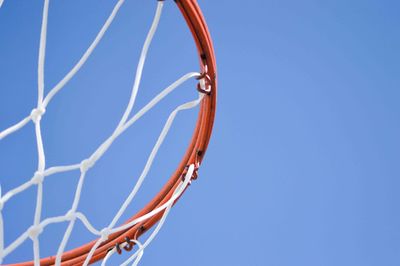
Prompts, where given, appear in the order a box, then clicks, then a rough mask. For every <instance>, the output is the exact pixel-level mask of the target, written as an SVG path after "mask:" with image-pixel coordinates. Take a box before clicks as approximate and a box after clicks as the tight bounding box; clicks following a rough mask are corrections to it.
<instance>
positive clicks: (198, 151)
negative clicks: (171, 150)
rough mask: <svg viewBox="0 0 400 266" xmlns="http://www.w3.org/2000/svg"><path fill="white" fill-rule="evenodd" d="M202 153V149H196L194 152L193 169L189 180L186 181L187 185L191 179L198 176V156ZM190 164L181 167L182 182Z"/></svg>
mask: <svg viewBox="0 0 400 266" xmlns="http://www.w3.org/2000/svg"><path fill="white" fill-rule="evenodd" d="M202 155H203V151H202V150H197V152H196V156H195V159H194V170H193V174H192V177H191V178H190V181H189V183H188V185H190V184H191V183H192V182H191V181H192V180H196V179H197V178H198V177H199V169H200V162H201V160H200V157H201V156H202ZM189 167H190V164H188V165H186V166H185V169H183V172H182V175H181V178H182V182H184V181H185V176H186V174H187V171H188V170H189Z"/></svg>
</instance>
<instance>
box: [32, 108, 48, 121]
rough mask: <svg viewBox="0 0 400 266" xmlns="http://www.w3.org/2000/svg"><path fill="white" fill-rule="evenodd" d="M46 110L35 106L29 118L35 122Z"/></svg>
mask: <svg viewBox="0 0 400 266" xmlns="http://www.w3.org/2000/svg"><path fill="white" fill-rule="evenodd" d="M45 112H46V109H45V108H43V107H41V106H39V107H37V108H34V109H33V110H32V112H31V119H32V121H33V123H37V122H39V121H40V119H42V116H43V114H44V113H45Z"/></svg>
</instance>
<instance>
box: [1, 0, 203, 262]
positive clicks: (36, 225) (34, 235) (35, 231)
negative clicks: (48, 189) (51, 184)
mask: <svg viewBox="0 0 400 266" xmlns="http://www.w3.org/2000/svg"><path fill="white" fill-rule="evenodd" d="M123 2H124V0H120V1H118V2H117V4H116V5H115V7H114V9H113V11H112V13H111V15H110V16H109V17H108V19H107V20H106V22H105V24H104V25H103V27H102V28H101V30H100V32H99V33H98V34H97V36H96V38H95V40H94V41H93V42H92V44H91V45H90V46H89V48H88V49H87V50H86V52H85V53H84V54H83V56H82V57H81V59H80V60H79V62H78V63H77V64H76V65H75V66H74V67H73V68H72V69H71V70H70V71H69V72H68V74H67V75H66V76H65V77H64V78H63V79H62V80H61V81H60V82H59V83H57V85H56V86H55V87H54V88H52V89H51V90H50V92H49V93H48V94H47V96H46V97H44V64H45V50H46V49H45V48H46V35H47V20H48V8H49V0H45V1H44V7H43V17H42V27H41V34H40V46H39V57H38V103H37V107H36V108H35V109H33V110H32V112H31V114H30V115H29V116H27V117H26V118H24V119H23V120H21V121H20V122H18V123H16V124H15V125H13V126H11V127H9V128H7V129H5V130H4V131H2V132H0V140H1V139H3V138H5V137H6V136H8V135H9V134H12V133H13V132H16V131H17V130H19V129H21V128H23V127H24V126H25V125H26V124H27V123H28V122H29V121H30V120H32V121H33V122H34V125H35V135H36V142H37V152H38V166H37V171H36V172H35V174H34V175H33V176H32V178H31V179H30V180H29V181H27V182H25V183H23V184H22V185H20V186H18V187H16V188H14V189H12V190H10V191H8V192H7V193H5V195H4V196H3V194H1V190H0V264H1V263H2V261H3V258H4V257H6V256H7V255H8V254H10V253H11V252H12V251H13V250H14V249H16V248H17V247H18V246H20V245H21V244H22V243H23V242H24V241H26V240H27V239H28V238H31V240H32V242H33V254H34V264H35V266H38V265H39V264H40V251H39V236H40V234H41V233H42V231H43V230H44V229H45V228H46V227H47V226H48V225H50V224H55V223H61V222H68V223H69V224H68V226H67V229H66V231H65V234H64V237H63V240H62V241H61V243H60V245H59V248H58V251H57V256H56V261H55V264H56V265H60V262H61V255H62V253H63V252H64V249H65V247H66V245H67V242H68V239H69V237H70V235H71V232H72V230H73V227H74V225H75V221H76V219H78V220H79V221H81V222H82V224H83V225H84V226H85V227H86V228H87V230H88V231H89V232H91V233H92V234H94V235H96V236H99V237H100V238H99V240H98V241H97V242H96V244H95V245H94V247H93V248H92V250H91V251H90V253H89V255H88V256H87V258H86V260H85V263H84V265H86V264H87V263H88V262H89V261H90V259H91V257H92V255H93V254H94V252H95V250H96V248H97V247H98V246H99V245H100V244H101V243H102V242H104V241H105V240H106V239H107V238H108V236H109V234H111V233H114V232H118V231H121V230H125V229H126V228H128V227H130V226H133V225H135V224H137V223H140V222H142V221H145V220H146V219H149V218H150V217H152V216H154V215H156V214H157V213H159V212H161V211H164V213H163V216H162V218H161V220H160V222H159V223H158V225H157V227H156V228H155V230H154V231H153V233H152V234H151V235H150V237H149V239H148V240H147V241H146V242H145V243H144V244H143V245H141V244H140V242H138V241H137V243H136V244H137V245H138V246H139V249H138V250H137V252H136V253H135V254H134V255H132V256H131V257H130V258H129V259H128V260H127V261H126V263H130V262H131V261H132V260H134V259H135V258H136V259H135V261H134V262H133V265H137V264H138V263H139V261H140V258H141V256H142V255H143V250H144V248H145V247H146V246H147V245H148V244H149V243H150V242H151V241H152V239H153V238H154V236H155V235H156V234H157V233H158V231H159V230H160V228H161V226H162V225H163V223H164V221H165V218H166V216H167V215H168V212H169V210H170V208H171V206H172V205H173V202H174V201H175V200H176V199H177V198H178V197H179V196H180V195H181V193H182V192H183V191H184V189H185V187H186V186H187V184H188V182H190V179H191V176H192V173H193V169H192V167H194V166H193V165H191V166H190V168H189V169H192V170H190V171H188V173H187V175H186V177H185V180H184V182H182V183H181V184H180V185H179V186H178V187H177V189H176V190H175V191H174V193H173V195H172V197H171V199H170V200H168V201H167V202H166V203H164V204H163V205H162V206H160V207H158V208H156V209H154V210H153V211H151V212H149V213H147V214H145V215H143V216H141V217H138V218H137V219H135V220H133V221H131V222H130V223H128V224H125V225H122V226H120V227H115V225H116V223H117V222H118V220H119V219H120V217H121V216H122V215H123V213H124V212H125V210H126V208H127V207H128V206H129V204H130V203H131V202H132V200H133V198H134V197H135V195H136V193H137V191H138V190H139V188H140V187H141V185H142V183H143V181H144V179H145V178H146V176H147V174H148V172H149V170H150V168H151V165H152V163H153V160H154V158H155V156H156V154H157V152H158V150H159V148H160V146H161V144H162V142H163V141H164V139H165V137H166V135H167V133H168V131H169V129H170V127H171V125H172V123H173V121H174V119H175V117H176V115H177V114H178V112H180V111H182V110H186V109H190V108H194V107H195V106H197V105H198V104H199V103H200V102H201V100H202V98H203V96H204V95H203V94H201V93H200V94H199V97H198V99H196V100H194V101H191V102H187V103H185V104H182V105H180V106H178V107H177V108H176V109H175V110H174V111H173V112H172V113H171V114H170V115H169V117H168V119H167V121H166V123H165V125H164V127H163V129H162V131H161V133H160V135H159V137H158V139H157V141H156V143H155V145H154V147H153V149H152V151H151V153H150V155H149V157H148V160H147V162H146V164H145V166H144V169H143V170H142V173H141V175H140V177H139V178H138V180H137V183H136V184H135V186H134V187H133V189H132V191H131V192H130V194H129V196H128V197H127V198H126V200H125V201H124V203H123V204H122V205H121V207H120V209H119V211H118V212H117V213H116V215H115V216H114V218H113V219H112V221H111V222H110V224H109V226H107V227H105V228H103V229H101V230H97V229H96V228H95V227H93V226H92V224H91V223H90V222H89V220H88V219H87V217H86V216H85V215H84V214H83V213H81V212H78V211H77V208H78V204H79V200H80V196H81V190H82V186H83V183H84V179H85V175H86V172H87V171H88V170H89V169H90V168H91V167H93V166H94V164H95V163H96V162H97V160H99V159H100V158H101V157H102V155H103V154H104V153H105V152H106V151H107V150H108V148H109V147H110V146H111V145H112V143H113V142H114V141H115V140H116V139H117V138H118V137H119V136H120V135H121V134H122V133H123V132H124V131H125V130H127V129H128V128H129V127H130V126H132V125H133V124H134V123H135V122H136V121H137V120H138V119H139V118H141V117H142V116H143V115H144V114H145V113H147V112H148V111H149V110H151V109H152V108H153V107H154V106H155V105H156V104H157V103H158V102H160V101H161V100H162V99H163V98H165V97H166V96H167V95H168V94H169V93H171V92H172V91H173V90H175V89H176V88H177V87H179V86H180V85H181V84H182V83H184V82H185V81H187V80H189V79H192V78H194V77H199V76H200V74H199V73H197V72H191V73H188V74H186V75H184V76H182V77H181V78H179V79H178V80H176V81H175V82H174V83H172V84H171V85H169V86H168V87H167V88H166V89H164V90H163V91H161V92H160V93H159V94H158V95H157V96H156V97H154V98H153V99H152V100H151V101H150V102H149V103H147V104H146V105H145V106H144V107H143V108H142V109H140V110H139V111H138V112H137V113H136V114H135V115H133V116H132V117H131V118H129V116H130V114H131V111H132V108H133V106H134V103H135V99H136V96H137V93H138V90H139V85H140V79H141V76H142V71H143V67H144V63H145V59H146V55H147V51H148V48H149V46H150V44H151V40H152V38H153V36H154V33H155V31H156V28H157V25H158V23H159V20H160V16H161V11H162V6H163V1H158V4H157V9H156V12H155V16H154V19H153V22H152V25H151V27H150V30H149V33H148V34H147V37H146V40H145V42H144V45H143V48H142V52H141V56H140V59H139V62H138V66H137V70H136V75H135V80H134V84H133V87H132V91H131V97H130V100H129V103H128V105H127V107H126V110H125V112H124V114H123V116H122V118H121V120H120V122H119V124H118V126H117V127H116V129H115V130H114V132H113V133H112V135H111V136H110V137H109V138H107V139H106V140H105V141H104V142H103V143H102V144H101V145H100V146H99V147H98V149H97V150H96V151H95V152H94V153H93V154H92V155H91V156H90V157H89V158H88V159H85V160H82V161H81V162H80V163H78V164H72V165H66V166H55V167H50V168H48V169H46V168H45V167H46V160H45V152H44V147H43V139H42V132H41V123H40V121H41V118H42V115H43V114H44V113H45V107H46V106H47V105H48V103H49V102H50V101H51V99H52V98H53V97H54V96H55V95H56V94H57V93H58V92H59V91H60V90H61V89H62V88H63V86H64V85H65V84H66V83H67V82H68V81H69V80H70V79H71V78H72V77H73V76H74V75H75V74H76V73H77V71H79V69H80V68H81V67H82V65H83V64H84V63H85V62H86V60H87V59H88V57H89V56H90V54H91V53H92V52H93V50H94V49H95V47H96V46H97V44H98V43H99V41H100V40H101V38H102V37H103V35H104V33H105V32H106V30H107V29H108V27H109V26H110V24H111V22H112V21H113V19H114V17H115V16H116V14H117V12H118V10H119V8H120V7H121V5H122V4H123ZM1 4H2V0H0V7H1ZM43 97H44V99H43ZM128 118H129V119H128ZM78 169H80V171H81V175H80V178H79V181H78V185H77V188H76V191H75V196H74V200H73V203H72V207H71V209H70V210H69V211H68V212H67V213H66V214H65V215H63V216H56V217H50V218H47V219H44V220H42V221H41V210H42V197H43V182H44V180H45V179H46V178H47V177H48V176H51V175H54V174H56V173H62V172H67V171H74V170H78ZM189 173H190V175H189ZM33 185H37V199H36V208H35V214H34V221H33V225H32V226H31V227H30V228H28V229H27V230H26V231H25V232H24V233H22V234H21V235H20V236H19V237H18V238H17V239H15V240H14V241H13V242H12V243H11V244H10V245H9V246H7V247H4V224H3V217H2V212H1V210H2V208H3V206H4V204H6V202H8V201H9V200H10V199H11V198H13V197H14V196H16V195H18V194H19V193H22V192H23V191H25V190H26V189H28V188H29V187H31V186H33ZM0 188H1V187H0ZM132 241H136V240H132ZM114 252H115V251H114ZM109 256H111V255H109V254H107V258H108V257H109ZM104 263H105V262H104ZM124 265H127V264H124Z"/></svg>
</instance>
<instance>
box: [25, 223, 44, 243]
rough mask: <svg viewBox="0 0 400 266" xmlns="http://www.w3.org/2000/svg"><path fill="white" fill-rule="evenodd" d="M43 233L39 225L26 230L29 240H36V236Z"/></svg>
mask: <svg viewBox="0 0 400 266" xmlns="http://www.w3.org/2000/svg"><path fill="white" fill-rule="evenodd" d="M42 232H43V227H42V226H41V225H32V226H31V227H30V228H29V229H28V235H29V237H30V239H32V240H33V239H34V238H37V237H38V235H40V234H41V233H42Z"/></svg>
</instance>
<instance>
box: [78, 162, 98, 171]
mask: <svg viewBox="0 0 400 266" xmlns="http://www.w3.org/2000/svg"><path fill="white" fill-rule="evenodd" d="M94 164H95V161H94V160H92V159H85V160H83V161H82V162H81V167H80V169H81V172H87V170H89V169H90V168H92V167H93V165H94Z"/></svg>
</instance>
